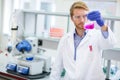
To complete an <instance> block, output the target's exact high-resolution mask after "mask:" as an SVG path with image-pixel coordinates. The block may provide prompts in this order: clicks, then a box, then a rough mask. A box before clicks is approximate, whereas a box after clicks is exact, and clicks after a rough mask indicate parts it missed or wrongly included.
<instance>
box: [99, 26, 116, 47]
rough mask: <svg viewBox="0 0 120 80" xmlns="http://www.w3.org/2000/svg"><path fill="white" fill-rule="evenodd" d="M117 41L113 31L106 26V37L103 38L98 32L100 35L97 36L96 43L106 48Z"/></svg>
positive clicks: (112, 45)
mask: <svg viewBox="0 0 120 80" xmlns="http://www.w3.org/2000/svg"><path fill="white" fill-rule="evenodd" d="M116 43H117V41H116V38H115V35H114V33H113V32H112V31H111V29H110V28H109V27H108V37H107V38H105V37H104V36H103V34H102V32H100V36H99V38H98V45H99V47H100V49H108V48H113V47H114V46H115V44H116Z"/></svg>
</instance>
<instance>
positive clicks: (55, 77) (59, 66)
mask: <svg viewBox="0 0 120 80" xmlns="http://www.w3.org/2000/svg"><path fill="white" fill-rule="evenodd" d="M63 44H64V41H63V39H61V40H60V42H59V45H58V49H57V57H56V59H55V63H54V64H53V66H52V70H51V74H50V80H61V73H62V70H63V52H64V50H63V48H64V45H63Z"/></svg>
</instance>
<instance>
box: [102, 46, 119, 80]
mask: <svg viewBox="0 0 120 80" xmlns="http://www.w3.org/2000/svg"><path fill="white" fill-rule="evenodd" d="M102 57H103V58H104V59H105V60H107V70H106V80H110V79H111V76H110V71H111V60H115V61H120V48H112V49H105V50H103V52H102ZM114 69H115V68H114ZM117 73H118V71H117ZM117 73H116V74H117ZM119 75H120V74H119ZM112 80H117V79H112Z"/></svg>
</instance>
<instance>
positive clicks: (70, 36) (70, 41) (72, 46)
mask: <svg viewBox="0 0 120 80" xmlns="http://www.w3.org/2000/svg"><path fill="white" fill-rule="evenodd" d="M68 44H69V45H70V49H71V50H72V52H73V53H74V37H73V34H70V35H69V38H68Z"/></svg>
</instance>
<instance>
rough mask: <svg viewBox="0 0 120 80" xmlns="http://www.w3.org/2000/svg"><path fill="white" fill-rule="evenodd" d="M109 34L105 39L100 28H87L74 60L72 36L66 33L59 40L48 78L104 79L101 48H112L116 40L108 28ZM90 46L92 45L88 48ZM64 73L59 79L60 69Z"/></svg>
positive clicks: (55, 79) (52, 79) (51, 79)
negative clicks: (64, 71)
mask: <svg viewBox="0 0 120 80" xmlns="http://www.w3.org/2000/svg"><path fill="white" fill-rule="evenodd" d="M108 32H109V36H108V38H107V39H105V38H104V37H103V35H102V33H101V31H100V30H95V29H93V30H89V31H88V33H87V34H86V36H85V37H84V38H83V40H82V41H81V43H80V44H79V46H78V47H77V51H76V52H77V54H76V61H75V60H74V37H73V33H68V34H67V35H65V36H64V37H62V39H61V40H60V43H59V46H58V55H57V58H56V60H55V63H54V65H53V67H52V71H51V74H50V80H105V75H104V73H103V71H102V57H101V50H102V49H106V48H112V47H113V45H114V44H115V42H116V40H115V37H114V35H113V33H112V31H111V30H110V29H109V28H108ZM90 46H92V47H91V48H90ZM63 68H65V70H66V74H65V76H64V78H63V79H61V77H60V75H61V71H62V69H63Z"/></svg>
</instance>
